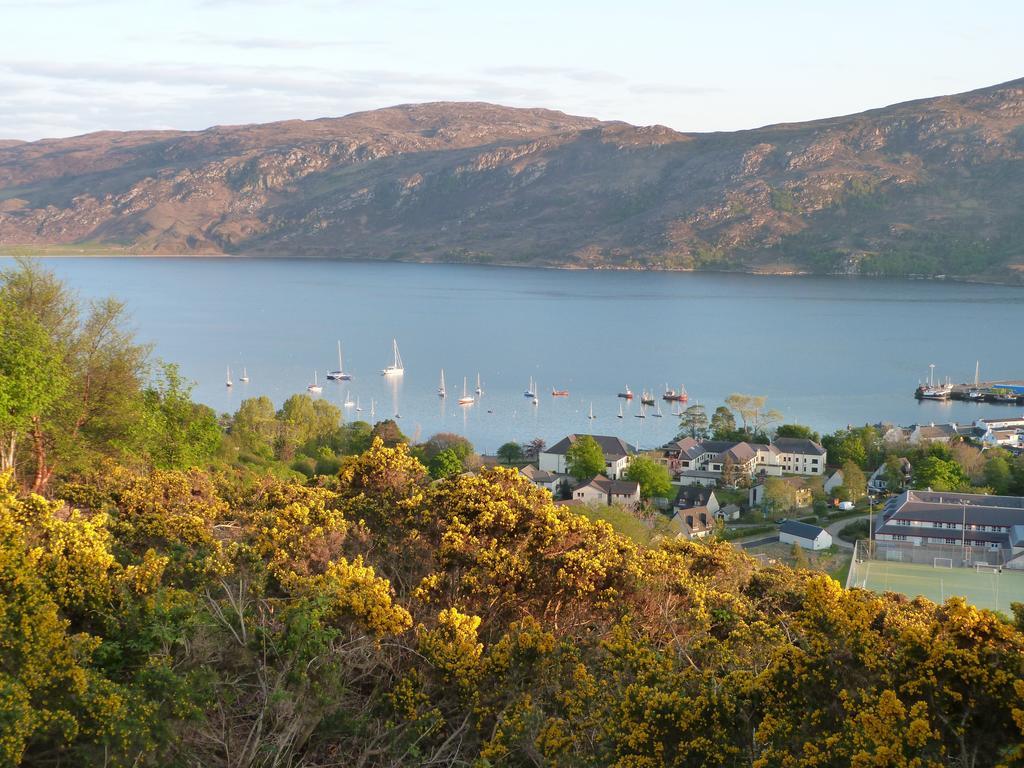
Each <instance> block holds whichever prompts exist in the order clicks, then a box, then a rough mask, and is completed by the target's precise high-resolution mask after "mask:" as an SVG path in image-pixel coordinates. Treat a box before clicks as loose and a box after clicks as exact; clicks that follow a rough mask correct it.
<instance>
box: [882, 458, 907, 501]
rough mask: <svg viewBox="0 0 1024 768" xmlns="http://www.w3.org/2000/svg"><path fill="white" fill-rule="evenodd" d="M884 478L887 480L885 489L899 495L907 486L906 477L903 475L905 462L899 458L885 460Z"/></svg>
mask: <svg viewBox="0 0 1024 768" xmlns="http://www.w3.org/2000/svg"><path fill="white" fill-rule="evenodd" d="M882 478H883V479H884V480H885V488H886V490H887V491H889V492H890V493H899V492H900V491H902V490H903V486H904V485H905V484H906V476H905V475H904V473H903V462H902V461H900V459H899V457H898V456H890V457H889V458H887V459H886V460H885V469H884V470H882Z"/></svg>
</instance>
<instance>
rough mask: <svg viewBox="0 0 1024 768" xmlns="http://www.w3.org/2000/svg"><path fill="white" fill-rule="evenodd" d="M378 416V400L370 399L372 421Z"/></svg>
mask: <svg viewBox="0 0 1024 768" xmlns="http://www.w3.org/2000/svg"><path fill="white" fill-rule="evenodd" d="M376 417H377V401H376V400H370V421H373V420H374V419H375V418H376Z"/></svg>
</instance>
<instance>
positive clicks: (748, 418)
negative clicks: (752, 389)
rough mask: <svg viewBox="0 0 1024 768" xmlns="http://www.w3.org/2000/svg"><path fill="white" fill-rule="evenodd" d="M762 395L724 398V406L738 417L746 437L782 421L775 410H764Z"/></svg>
mask: <svg viewBox="0 0 1024 768" xmlns="http://www.w3.org/2000/svg"><path fill="white" fill-rule="evenodd" d="M766 401H767V398H766V397H765V396H764V395H743V394H739V393H738V392H737V393H733V394H731V395H729V396H728V397H727V398H725V404H726V405H727V406H729V409H730V410H731V411H732V412H733V413H738V414H739V415H740V420H741V421H742V422H743V431H744V432H745V433H747V434H748V435H753V434H754V433H755V432H762V431H764V429H765V427H767V426H768V425H769V424H773V423H775V422H777V421H781V420H782V414H781V413H780V412H779V411H777V410H775V409H766V408H765V403H766Z"/></svg>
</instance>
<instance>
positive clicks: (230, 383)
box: [224, 365, 235, 387]
mask: <svg viewBox="0 0 1024 768" xmlns="http://www.w3.org/2000/svg"><path fill="white" fill-rule="evenodd" d="M224 386H225V387H233V386H235V382H233V381H232V380H231V366H230V365H229V366H228V376H227V378H226V379H225V380H224Z"/></svg>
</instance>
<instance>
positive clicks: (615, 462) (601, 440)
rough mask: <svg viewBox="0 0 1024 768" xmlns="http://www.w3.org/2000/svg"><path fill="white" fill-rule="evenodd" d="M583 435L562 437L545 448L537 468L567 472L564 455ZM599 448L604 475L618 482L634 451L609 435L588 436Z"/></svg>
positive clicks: (621, 440) (620, 440) (561, 473)
mask: <svg viewBox="0 0 1024 768" xmlns="http://www.w3.org/2000/svg"><path fill="white" fill-rule="evenodd" d="M581 437H584V435H568V436H567V437H563V438H562V439H561V440H559V441H558V442H557V443H555V444H554V445H552V446H551V447H550V448H545V449H544V450H543V451H541V453H540V457H539V461H538V466H539V468H540V469H541V470H543V471H545V472H554V473H555V474H559V475H564V474H566V473H567V472H568V471H569V470H568V468H567V467H566V463H565V454H566V453H567V452H568V450H569V447H570V446H571V445H572V444H573V443H575V442H576V441H577V440H579V439H580V438H581ZM590 437H592V438H594V440H596V441H597V444H598V445H599V446H601V453H603V454H604V464H605V473H604V474H605V475H606V476H607V477H610V478H611V479H612V480H618V479H619V478H620V477H622V474H623V473H624V472H625V471H626V467H628V466H629V460H630V459H631V458H633V454H635V453H636V449H635V448H634V447H633V446H631V445H630V444H629V443H627V442H626V441H625V440H623V439H622V438H619V437H612V436H610V435H590Z"/></svg>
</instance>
